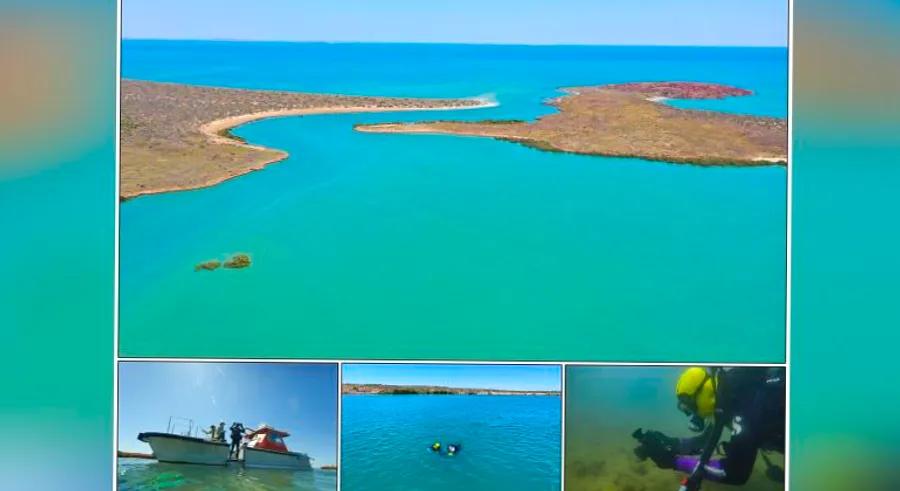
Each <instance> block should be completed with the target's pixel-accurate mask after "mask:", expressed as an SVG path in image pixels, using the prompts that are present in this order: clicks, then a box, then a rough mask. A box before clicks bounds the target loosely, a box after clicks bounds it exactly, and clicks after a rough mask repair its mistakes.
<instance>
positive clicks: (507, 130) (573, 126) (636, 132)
mask: <svg viewBox="0 0 900 491" xmlns="http://www.w3.org/2000/svg"><path fill="white" fill-rule="evenodd" d="M563 91H564V92H565V95H564V96H562V97H559V98H556V99H553V100H551V101H549V104H551V105H553V106H555V107H557V108H558V109H559V112H557V113H554V114H550V115H547V116H544V117H542V118H539V119H537V120H536V121H534V122H525V121H480V122H477V121H476V122H468V121H431V122H420V123H385V124H361V125H357V126H356V129H357V130H358V131H364V132H371V133H427V134H451V135H467V136H482V137H490V138H496V139H500V140H507V141H513V142H519V143H522V144H525V145H528V146H532V147H536V148H539V149H542V150H550V151H560V152H571V153H578V154H587V155H603V156H611V157H638V158H642V159H648V160H661V161H666V162H675V163H690V164H697V165H733V166H755V165H786V164H787V136H788V135H787V122H786V121H785V120H783V119H778V118H772V117H759V116H748V115H738V114H726V113H720V112H714V111H701V110H686V109H679V108H676V107H673V106H671V105H668V104H665V102H664V101H665V99H720V98H724V97H740V96H746V95H749V94H750V92H749V91H747V90H744V89H740V88H737V87H730V86H726V85H719V84H707V83H697V82H642V83H626V84H614V85H603V86H596V87H573V88H567V89H563Z"/></svg>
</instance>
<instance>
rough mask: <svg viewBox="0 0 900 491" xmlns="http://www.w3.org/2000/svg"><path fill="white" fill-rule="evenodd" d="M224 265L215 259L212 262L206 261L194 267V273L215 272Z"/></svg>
mask: <svg viewBox="0 0 900 491" xmlns="http://www.w3.org/2000/svg"><path fill="white" fill-rule="evenodd" d="M221 265H222V261H219V260H218V259H213V260H212V261H204V262H202V263H199V264H197V265H196V266H194V271H213V270H215V269H219V266H221Z"/></svg>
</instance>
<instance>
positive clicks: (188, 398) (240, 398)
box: [119, 362, 337, 467]
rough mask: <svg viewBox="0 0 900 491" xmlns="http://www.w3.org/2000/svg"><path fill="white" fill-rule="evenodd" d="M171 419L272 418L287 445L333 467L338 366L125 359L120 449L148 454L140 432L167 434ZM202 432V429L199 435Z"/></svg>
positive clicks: (254, 421)
mask: <svg viewBox="0 0 900 491" xmlns="http://www.w3.org/2000/svg"><path fill="white" fill-rule="evenodd" d="M169 416H177V417H186V418H191V419H193V420H194V421H195V422H196V423H197V424H200V425H202V426H204V427H206V428H208V427H209V425H211V424H214V423H215V424H218V422H219V421H221V420H224V421H225V426H226V428H227V427H228V426H231V423H232V422H233V421H240V422H242V423H244V426H247V427H250V426H254V427H255V426H257V425H259V424H260V423H267V424H269V425H271V426H274V427H276V428H278V429H280V430H285V431H287V432H288V433H290V434H291V436H290V437H289V438H287V439H286V440H285V442H286V443H287V444H288V448H289V449H291V450H293V451H298V452H304V453H306V454H308V455H309V456H310V457H313V458H314V459H315V460H314V461H313V465H314V466H317V467H318V466H321V465H325V464H334V463H335V460H336V440H337V366H336V365H325V364H318V365H313V364H306V365H305V364H275V363H269V364H266V363H176V362H163V363H156V362H123V363H121V364H120V365H119V449H121V450H131V451H145V452H149V451H150V447H149V446H148V445H147V444H145V443H142V442H140V441H138V439H137V435H138V433H140V432H142V431H166V425H167V423H168V420H169ZM201 435H202V434H201Z"/></svg>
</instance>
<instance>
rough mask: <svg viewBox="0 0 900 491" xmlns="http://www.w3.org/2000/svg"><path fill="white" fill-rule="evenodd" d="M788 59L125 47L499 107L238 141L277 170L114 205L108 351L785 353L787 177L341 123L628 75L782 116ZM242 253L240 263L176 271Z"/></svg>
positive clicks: (717, 105) (180, 76)
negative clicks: (746, 92)
mask: <svg viewBox="0 0 900 491" xmlns="http://www.w3.org/2000/svg"><path fill="white" fill-rule="evenodd" d="M786 66H787V51H786V50H783V49H726V48H705V49H704V48H629V47H618V48H611V47H534V46H532V47H528V46H456V45H378V44H374V45H367V44H362V45H359V44H349V45H342V44H314V43H312V44H303V43H300V44H297V43H227V42H222V43H212V42H156V41H126V42H125V43H124V47H123V70H124V76H125V77H128V78H137V79H151V80H161V81H171V82H184V83H194V84H207V85H219V86H230V87H246V88H267V89H289V90H301V91H317V92H331V93H347V94H375V95H378V94H382V95H405V96H440V97H463V96H476V95H485V94H488V95H490V96H491V97H494V98H495V99H496V100H497V101H498V102H499V103H500V105H499V106H498V107H495V108H489V109H478V110H469V111H455V112H448V111H443V112H417V113H394V114H364V115H327V116H308V117H290V118H282V119H272V120H266V121H259V122H255V123H251V124H248V125H245V126H242V127H240V128H238V129H237V130H235V133H236V134H237V135H239V136H241V137H243V138H246V139H247V140H248V141H250V142H252V143H257V144H262V145H267V146H271V147H275V148H280V149H284V150H287V151H288V152H290V155H291V156H290V158H289V159H287V160H286V161H284V162H281V163H278V164H276V165H272V166H269V167H268V168H266V169H265V170H263V171H260V172H253V173H251V174H248V175H245V176H242V177H240V178H237V179H232V180H230V181H228V182H225V183H223V184H221V185H218V186H215V187H212V188H208V189H203V190H197V191H190V192H181V193H173V194H164V195H157V196H148V197H142V198H138V199H135V200H132V201H128V202H126V203H124V204H123V205H122V214H121V268H120V271H121V323H120V349H121V352H122V354H123V355H128V356H142V355H145V356H278V357H314V358H336V357H340V358H404V357H412V358H435V359H497V360H500V359H577V360H624V359H628V360H631V361H638V360H648V361H664V360H685V359H691V360H698V361H699V360H722V359H729V360H735V361H748V362H749V361H782V360H783V358H784V334H785V331H784V311H785V295H784V293H785V225H786V221H785V214H786V191H785V189H786V171H785V169H784V168H781V167H762V168H751V169H739V168H722V167H713V168H704V167H696V166H690V165H672V164H665V163H659V162H647V161H642V160H639V159H615V158H603V157H591V156H578V155H569V154H561V153H548V152H542V151H539V150H535V149H531V148H526V147H523V146H520V145H516V144H511V143H507V142H500V141H494V140H488V139H478V138H465V137H453V136H423V135H378V134H362V133H357V132H354V131H353V130H352V126H353V124H354V123H360V122H379V121H397V120H402V121H412V120H427V119H435V118H441V119H447V118H461V119H484V118H491V119H494V118H496V119H501V118H516V119H531V118H534V117H537V116H540V115H542V114H547V113H548V112H551V111H553V109H552V108H551V107H549V106H547V105H545V104H544V101H545V100H546V99H547V98H550V97H555V96H558V95H559V92H558V88H559V87H564V86H572V85H589V84H603V83H613V82H626V81H635V80H697V81H709V82H721V83H728V84H733V85H738V86H741V87H745V88H748V89H751V90H753V91H755V95H754V96H751V97H746V98H733V99H725V100H722V101H700V102H692V103H690V105H691V106H692V107H702V108H708V109H719V110H728V111H736V112H744V113H754V114H768V115H776V116H784V115H785V114H786V110H787V106H786V90H787V71H786ZM673 103H674V104H678V103H679V102H678V101H675V102H673ZM236 252H246V253H248V254H250V255H251V256H252V258H253V266H251V267H250V268H248V269H246V270H241V271H215V272H213V273H195V272H194V270H193V266H194V264H196V263H198V262H200V261H204V260H208V259H211V258H216V257H225V256H226V255H228V254H232V253H236ZM250 329H252V332H253V333H254V335H253V336H245V334H246V333H247V332H248V330H250ZM374 332H378V334H377V335H374V334H373V333H374ZM712 333H715V334H714V335H713V334H712ZM234 337H240V338H241V339H242V343H240V345H239V346H236V345H235V344H234V343H225V342H222V343H216V342H208V341H209V340H216V339H223V340H224V339H230V338H234ZM701 337H702V338H703V339H705V342H704V343H693V342H683V341H684V340H691V339H698V338H701ZM335 340H340V342H335Z"/></svg>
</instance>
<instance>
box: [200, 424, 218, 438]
mask: <svg viewBox="0 0 900 491" xmlns="http://www.w3.org/2000/svg"><path fill="white" fill-rule="evenodd" d="M203 434H205V435H209V439H210V440H215V439H216V425H209V429H208V430H203Z"/></svg>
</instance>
